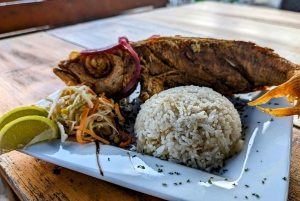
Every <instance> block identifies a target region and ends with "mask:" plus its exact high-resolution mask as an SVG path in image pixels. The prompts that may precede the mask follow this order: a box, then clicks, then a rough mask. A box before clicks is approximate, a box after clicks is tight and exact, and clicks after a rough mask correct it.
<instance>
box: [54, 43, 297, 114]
mask: <svg viewBox="0 0 300 201" xmlns="http://www.w3.org/2000/svg"><path fill="white" fill-rule="evenodd" d="M130 46H131V47H132V48H133V50H134V51H135V52H136V53H137V55H138V58H139V61H140V66H141V75H140V76H139V79H140V83H141V93H140V96H139V98H140V100H141V101H145V100H147V99H149V98H150V97H151V96H153V95H154V94H156V93H159V92H161V91H163V90H165V89H168V88H172V87H176V86H182V85H197V86H206V87H210V88H213V89H214V90H215V91H218V92H219V93H221V94H223V95H231V94H237V93H247V92H253V91H256V90H264V89H266V88H267V87H269V86H278V85H281V86H280V87H278V88H276V91H273V92H272V91H271V92H272V93H271V92H269V93H267V94H266V95H265V96H263V97H261V98H259V99H257V100H255V101H253V102H251V103H250V104H251V105H258V104H262V103H265V102H266V101H268V100H269V99H271V98H272V97H280V96H287V95H291V96H290V97H289V99H288V101H289V102H293V101H294V100H296V99H297V97H298V96H297V94H295V93H297V92H294V88H295V81H289V82H287V81H288V80H289V79H291V78H292V77H293V76H294V77H293V78H292V79H291V80H293V79H294V80H295V79H296V78H295V75H297V74H298V73H299V72H300V66H299V65H296V64H293V63H291V62H289V61H288V60H286V59H284V58H282V57H280V56H279V55H278V54H276V53H274V51H273V50H272V49H270V48H264V47H260V46H258V45H256V44H254V43H251V42H244V41H234V40H218V39H211V38H196V37H152V38H149V39H146V40H142V41H137V42H130ZM116 47H117V48H116ZM90 52H92V54H82V53H78V52H72V53H71V54H70V57H69V59H68V60H64V61H61V62H60V64H59V65H58V68H54V70H53V71H54V73H55V74H56V75H57V76H58V77H59V78H60V79H61V80H63V81H64V82H65V83H66V84H68V85H79V84H85V85H88V86H89V87H91V88H92V89H93V90H94V91H95V92H96V93H98V94H100V93H105V94H106V95H107V96H111V97H119V98H120V97H122V96H127V95H129V94H130V93H132V92H133V90H134V88H135V86H136V84H137V83H136V84H135V86H134V87H132V88H131V89H130V90H128V91H127V93H125V94H124V93H123V94H120V93H119V92H120V91H122V89H124V88H126V87H127V85H128V84H129V83H130V81H131V80H132V78H133V77H134V74H135V73H136V63H135V60H134V58H133V57H132V55H131V53H130V51H128V50H127V49H126V48H124V47H123V46H115V48H112V49H109V51H103V52H101V53H95V52H97V50H95V51H90ZM296 77H297V76H296ZM298 79H299V78H298ZM286 82H287V83H286ZM283 83H285V84H284V85H282V84H283ZM291 83H292V84H291ZM298 83H300V82H299V81H298ZM286 86H287V87H286ZM292 94H293V95H292ZM296 106H297V107H298V105H296ZM299 107H300V106H299ZM260 109H261V110H263V111H264V112H268V113H270V114H273V115H276V116H287V115H292V114H295V112H298V110H297V111H296V110H295V109H296V108H295V107H294V108H288V109H286V108H285V109H278V110H276V109H273V110H267V109H263V108H260ZM298 114H300V113H299V112H298Z"/></svg>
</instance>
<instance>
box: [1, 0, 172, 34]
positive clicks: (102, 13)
mask: <svg viewBox="0 0 300 201" xmlns="http://www.w3.org/2000/svg"><path fill="white" fill-rule="evenodd" d="M20 2H21V1H20ZM167 2H168V1H167V0H143V1H139V0H127V1H126V3H124V1H122V0H114V1H110V0H102V1H98V0H85V1H82V0H52V1H41V2H32V3H20V4H14V5H5V4H4V5H2V6H0V19H1V21H0V33H7V32H13V31H18V30H23V29H28V28H34V27H41V26H45V25H47V26H49V27H50V28H51V27H59V26H64V25H67V24H74V23H79V22H84V21H89V20H93V19H99V18H104V17H108V16H114V15H119V14H120V13H121V12H122V11H125V10H128V9H132V8H137V7H141V6H149V5H152V6H153V7H155V8H156V7H161V6H165V5H166V4H167ZM0 5H1V4H0Z"/></svg>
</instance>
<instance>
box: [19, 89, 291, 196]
mask: <svg viewBox="0 0 300 201" xmlns="http://www.w3.org/2000/svg"><path fill="white" fill-rule="evenodd" d="M259 95H261V94H259V93H252V94H244V95H240V97H241V98H242V99H248V100H251V99H254V98H257V96H259ZM38 104H39V105H41V104H44V102H43V101H40V102H38ZM278 104H279V105H278ZM290 106H291V105H289V104H287V103H286V102H285V99H276V100H274V101H271V102H270V103H269V104H266V105H265V106H264V107H290ZM243 110H244V111H241V112H240V114H241V120H242V124H243V133H244V134H245V144H244V148H243V150H242V151H241V152H240V153H238V154H237V155H235V156H234V157H232V158H230V159H228V160H227V161H226V165H225V167H224V169H225V171H224V172H223V173H222V174H210V173H207V172H203V171H200V170H197V169H193V168H189V167H186V166H183V165H179V164H175V163H172V162H168V161H163V160H160V159H158V158H154V157H151V156H146V155H142V154H139V153H136V152H133V151H128V150H124V149H121V148H118V147H113V146H109V145H101V151H100V163H101V166H102V169H103V171H104V176H101V175H100V173H99V168H98V166H97V162H96V148H95V144H94V143H90V144H86V145H82V144H79V143H75V142H70V141H67V142H64V143H61V142H60V140H55V141H52V142H49V143H40V144H36V145H33V146H30V147H27V148H26V149H23V150H20V151H21V152H23V153H26V154H29V155H31V156H34V157H36V158H39V159H42V160H45V161H48V162H51V163H54V164H56V165H59V166H62V167H65V168H69V169H72V170H74V171H77V172H80V173H83V174H87V175H90V176H92V177H96V178H99V179H101V180H105V181H108V182H111V183H114V184H117V185H121V186H124V187H127V188H130V189H134V190H136V191H140V192H143V193H147V194H150V195H153V196H157V197H160V198H163V199H167V200H210V201H214V200H215V201H219V200H222V201H226V200H235V198H236V200H246V196H247V197H248V199H249V200H257V197H256V196H259V197H260V199H261V200H272V201H276V200H278V201H282V200H287V193H288V184H289V169H290V154H291V138H292V117H284V118H275V117H271V116H270V115H268V114H265V113H262V112H260V111H258V110H257V109H256V108H255V107H248V106H246V107H243ZM127 152H130V156H131V161H130V160H129V157H128V154H127ZM142 166H143V167H144V169H142V168H140V167H142ZM158 169H162V172H158ZM245 169H246V170H248V171H245ZM226 170H227V171H226ZM175 172H177V173H179V174H176V173H175ZM170 173H173V174H170ZM284 177H285V178H286V180H284V179H283V178H284ZM209 180H210V181H211V182H210V181H209ZM163 184H165V185H163ZM176 184H177V185H176Z"/></svg>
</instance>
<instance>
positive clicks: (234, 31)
mask: <svg viewBox="0 0 300 201" xmlns="http://www.w3.org/2000/svg"><path fill="white" fill-rule="evenodd" d="M212 5H215V6H212ZM230 8H232V10H230ZM239 9H242V10H240V11H239ZM251 9H252V10H251ZM246 10H247V12H248V11H250V10H251V12H250V13H246ZM254 12H255V13H256V14H257V16H259V17H256V16H255V14H254ZM276 12H277V11H270V10H264V9H261V8H258V9H254V8H245V9H244V10H243V8H240V7H236V6H232V7H229V6H228V5H227V4H226V5H224V4H213V3H203V4H200V3H199V4H194V5H189V6H181V7H178V8H170V9H169V8H168V9H158V10H154V11H151V12H148V13H141V14H136V15H128V16H118V17H113V18H108V19H105V20H96V21H93V22H88V23H83V24H78V25H74V26H69V27H65V28H60V29H55V30H52V31H48V32H46V33H45V32H40V33H36V34H29V35H24V36H19V37H15V38H10V39H5V40H0V69H1V74H0V81H1V86H0V93H1V94H3V95H2V96H0V103H1V104H0V115H2V114H4V113H5V112H7V111H9V110H11V109H13V108H15V107H18V106H21V105H30V104H33V103H35V102H36V101H38V100H40V99H42V98H43V97H45V96H47V95H49V94H50V93H52V92H55V91H56V90H58V89H61V88H62V87H63V86H64V84H63V83H62V82H61V81H60V79H59V78H57V77H56V76H55V75H54V74H53V73H52V68H53V67H54V66H56V65H57V64H58V62H59V61H60V60H62V59H66V58H67V57H68V54H69V53H70V52H71V51H73V50H81V49H82V47H97V46H98V47H99V46H100V47H101V46H106V45H109V44H112V43H115V42H116V41H117V37H118V36H120V35H122V36H123V35H126V36H129V39H131V40H139V39H143V38H147V37H149V36H151V35H153V34H161V35H176V34H180V35H188V36H201V37H213V38H223V39H235V40H247V41H248V40H251V41H253V42H256V43H257V44H258V45H261V46H267V47H270V48H273V49H274V50H275V51H276V52H277V53H279V54H280V55H281V56H283V57H285V58H287V59H289V60H291V61H292V62H295V63H299V64H300V29H299V28H298V25H297V22H294V21H293V20H292V19H293V17H296V18H297V17H298V19H300V13H299V14H298V13H296V14H293V15H292V14H290V15H287V13H286V12H279V13H278V14H276V16H277V17H274V19H275V21H273V22H272V21H271V20H272V17H270V16H267V15H271V13H276ZM0 13H1V12H0ZM0 15H1V14H0ZM285 16H286V17H285ZM281 17H282V19H281ZM257 18H263V19H262V20H260V19H257ZM298 22H299V21H298ZM0 23H1V22H0ZM285 23H287V24H288V25H287V26H286V25H284V24H285ZM0 27H1V26H0ZM67 41H68V42H67ZM74 44H76V45H74ZM295 122H296V123H295V125H300V124H298V123H297V122H298V121H295ZM54 170H60V174H53V171H54ZM0 172H1V175H2V176H4V178H5V179H6V180H7V181H8V183H9V184H10V185H11V186H12V187H13V188H14V190H15V192H16V193H17V194H18V196H19V197H22V199H24V200H120V199H122V200H159V199H158V198H154V197H151V196H149V195H145V194H142V193H138V192H135V191H132V190H129V189H126V188H123V187H120V186H116V185H113V184H110V183H107V182H103V181H101V180H98V179H95V178H92V177H89V176H86V175H83V174H80V173H77V172H74V171H72V170H68V169H65V168H61V167H58V166H56V165H53V164H51V163H48V162H45V161H40V160H37V159H35V158H33V157H31V156H28V155H25V154H22V153H19V152H15V151H14V152H11V153H8V154H4V155H2V156H1V157H0ZM299 172H300V130H299V128H298V127H296V126H295V127H294V129H293V139H292V155H291V169H290V181H289V182H290V183H289V184H290V186H289V194H288V200H289V201H298V200H299V199H300V193H299V192H300V173H299ZM95 189H101V190H96V191H95Z"/></svg>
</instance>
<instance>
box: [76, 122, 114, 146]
mask: <svg viewBox="0 0 300 201" xmlns="http://www.w3.org/2000/svg"><path fill="white" fill-rule="evenodd" d="M74 128H75V129H79V130H82V131H83V132H86V133H88V134H90V135H91V136H92V137H93V138H95V139H97V140H99V141H101V142H103V143H104V144H109V142H108V141H107V140H105V139H103V138H101V137H100V136H98V135H96V134H95V133H94V132H93V131H91V130H89V129H87V128H84V127H80V126H75V127H74Z"/></svg>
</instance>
